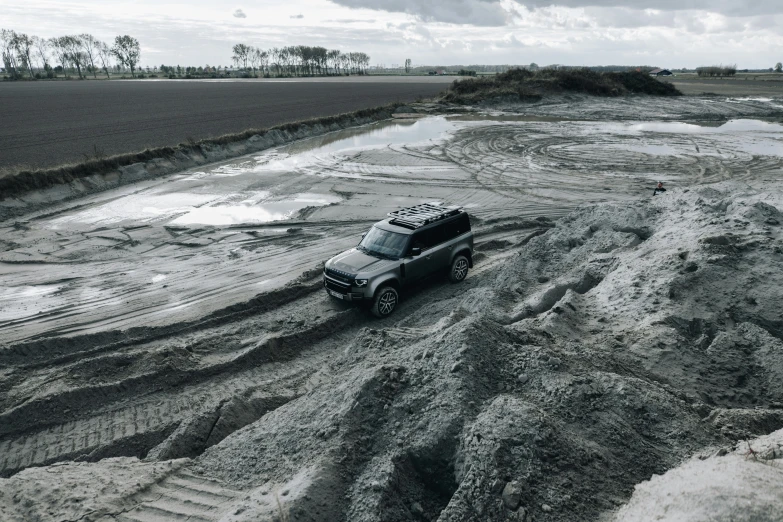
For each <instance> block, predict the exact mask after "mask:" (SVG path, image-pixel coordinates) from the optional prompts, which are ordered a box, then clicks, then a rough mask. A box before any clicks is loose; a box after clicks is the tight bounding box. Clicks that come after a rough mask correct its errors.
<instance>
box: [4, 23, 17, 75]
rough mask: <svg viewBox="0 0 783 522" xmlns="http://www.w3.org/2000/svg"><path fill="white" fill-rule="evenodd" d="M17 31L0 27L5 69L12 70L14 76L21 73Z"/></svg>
mask: <svg viewBox="0 0 783 522" xmlns="http://www.w3.org/2000/svg"><path fill="white" fill-rule="evenodd" d="M15 40H16V33H15V32H14V31H12V30H10V29H0V53H2V55H3V56H2V59H3V65H4V66H5V70H6V71H8V72H10V73H11V75H12V76H13V77H14V78H17V77H18V75H19V70H18V69H17V66H16V65H17V62H16V45H15V44H14V42H15Z"/></svg>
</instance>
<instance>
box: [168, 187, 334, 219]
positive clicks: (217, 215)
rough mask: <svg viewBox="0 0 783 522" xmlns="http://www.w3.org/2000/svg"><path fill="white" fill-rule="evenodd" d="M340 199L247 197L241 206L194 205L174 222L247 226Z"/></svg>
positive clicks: (303, 194)
mask: <svg viewBox="0 0 783 522" xmlns="http://www.w3.org/2000/svg"><path fill="white" fill-rule="evenodd" d="M339 201H340V198H339V197H337V196H331V195H327V194H312V193H301V194H294V195H293V196H291V197H288V198H286V199H279V200H262V201H259V200H255V199H251V200H245V201H241V202H239V204H237V205H222V204H217V205H207V206H203V207H198V208H194V209H192V210H191V211H189V212H187V213H186V214H183V215H181V216H179V217H177V218H176V219H174V220H173V221H171V224H172V225H215V226H219V225H240V224H242V225H244V224H258V223H268V222H270V221H280V220H283V219H289V218H291V217H292V216H293V215H294V214H295V213H296V212H298V211H299V210H302V209H303V208H305V207H322V206H325V205H329V204H331V203H337V202H339Z"/></svg>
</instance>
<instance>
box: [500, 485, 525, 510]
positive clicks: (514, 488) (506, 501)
mask: <svg viewBox="0 0 783 522" xmlns="http://www.w3.org/2000/svg"><path fill="white" fill-rule="evenodd" d="M501 498H502V499H503V505H504V506H506V507H507V508H508V509H511V510H516V509H517V508H518V507H519V504H520V502H522V486H521V485H520V484H519V482H517V481H516V480H512V481H511V482H509V483H508V484H506V486H505V487H504V488H503V494H502V496H501Z"/></svg>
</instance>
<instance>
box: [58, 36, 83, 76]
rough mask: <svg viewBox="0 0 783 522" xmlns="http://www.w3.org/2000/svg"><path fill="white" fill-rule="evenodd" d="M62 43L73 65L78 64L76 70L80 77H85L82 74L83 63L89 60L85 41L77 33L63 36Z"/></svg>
mask: <svg viewBox="0 0 783 522" xmlns="http://www.w3.org/2000/svg"><path fill="white" fill-rule="evenodd" d="M60 40H61V41H62V43H61V45H62V46H63V47H64V48H65V53H66V55H67V57H68V61H70V62H71V63H72V64H73V65H75V66H76V72H77V73H78V74H79V79H80V80H82V79H84V76H82V65H84V64H85V63H86V62H87V53H85V52H84V43H83V42H82V39H81V38H80V37H78V36H76V35H67V36H61V37H60Z"/></svg>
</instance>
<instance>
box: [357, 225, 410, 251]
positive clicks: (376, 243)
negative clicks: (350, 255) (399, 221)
mask: <svg viewBox="0 0 783 522" xmlns="http://www.w3.org/2000/svg"><path fill="white" fill-rule="evenodd" d="M407 242H408V236H407V235H405V234H398V233H397V232H389V231H388V230H382V229H380V228H377V227H372V228H371V229H370V231H369V232H367V235H366V236H364V239H362V242H361V243H359V250H361V251H363V252H366V253H368V254H373V255H376V256H379V257H393V258H400V257H402V256H403V254H404V250H405V245H406V243H407Z"/></svg>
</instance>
